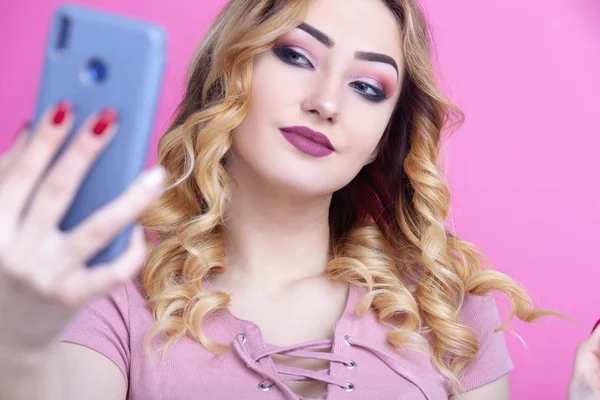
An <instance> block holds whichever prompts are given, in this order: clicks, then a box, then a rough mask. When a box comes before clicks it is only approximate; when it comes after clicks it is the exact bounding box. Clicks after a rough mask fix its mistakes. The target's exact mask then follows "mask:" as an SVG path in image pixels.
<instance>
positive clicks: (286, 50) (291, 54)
mask: <svg viewBox="0 0 600 400" xmlns="http://www.w3.org/2000/svg"><path fill="white" fill-rule="evenodd" d="M273 53H275V55H276V56H277V57H279V59H281V61H283V62H284V63H286V64H290V65H297V66H300V67H308V68H313V65H312V63H311V62H310V61H309V60H308V58H306V56H304V55H303V54H302V53H300V52H299V51H296V50H294V49H293V48H292V47H273Z"/></svg>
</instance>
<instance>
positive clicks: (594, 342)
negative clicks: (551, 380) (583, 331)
mask: <svg viewBox="0 0 600 400" xmlns="http://www.w3.org/2000/svg"><path fill="white" fill-rule="evenodd" d="M597 399H600V321H598V322H597V323H596V327H595V328H594V330H593V331H592V334H591V336H590V337H589V338H587V340H585V341H584V342H582V343H580V344H579V346H577V352H576V353H575V365H574V367H573V376H572V377H571V382H570V383H569V394H568V400H597Z"/></svg>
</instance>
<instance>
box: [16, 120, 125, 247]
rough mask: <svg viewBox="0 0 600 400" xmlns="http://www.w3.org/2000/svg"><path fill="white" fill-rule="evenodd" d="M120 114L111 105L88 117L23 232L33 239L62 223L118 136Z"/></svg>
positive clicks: (36, 199) (36, 200)
mask: <svg viewBox="0 0 600 400" xmlns="http://www.w3.org/2000/svg"><path fill="white" fill-rule="evenodd" d="M116 118H117V114H116V112H115V111H113V110H110V109H105V110H103V111H102V112H101V113H100V114H95V115H93V116H91V117H88V118H87V120H86V121H85V122H84V124H83V125H82V127H81V129H80V130H79V132H78V133H77V135H76V137H75V138H74V139H73V141H72V142H71V143H70V144H69V148H68V149H67V150H66V151H65V153H64V154H63V156H62V157H60V158H59V159H58V161H57V162H56V163H55V164H54V166H53V167H52V169H51V170H50V171H49V172H48V174H47V175H46V176H45V178H44V179H43V181H42V182H41V184H40V185H39V189H38V191H37V192H36V194H35V197H34V199H33V200H32V204H31V207H30V209H29V210H28V212H27V216H26V217H25V218H24V220H23V223H22V228H21V231H22V232H21V233H22V235H23V236H24V237H27V238H28V240H29V241H32V242H37V241H38V240H40V239H41V238H43V237H44V235H46V234H47V232H48V231H50V230H51V229H55V228H56V227H57V226H58V223H59V222H60V220H62V218H63V217H64V215H65V214H66V212H67V211H68V209H69V206H70V205H71V204H72V202H73V199H74V198H75V195H76V194H77V189H78V187H79V186H80V185H81V182H82V181H83V180H84V179H85V177H86V176H87V174H88V172H89V170H90V167H91V166H92V165H93V164H94V161H95V160H96V159H97V157H98V156H99V154H100V153H101V152H102V150H103V149H104V148H106V146H107V145H108V143H109V142H110V140H111V139H112V137H113V136H114V132H115V130H116V125H115V121H116Z"/></svg>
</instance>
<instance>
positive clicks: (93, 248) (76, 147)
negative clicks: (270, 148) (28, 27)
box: [0, 103, 164, 366]
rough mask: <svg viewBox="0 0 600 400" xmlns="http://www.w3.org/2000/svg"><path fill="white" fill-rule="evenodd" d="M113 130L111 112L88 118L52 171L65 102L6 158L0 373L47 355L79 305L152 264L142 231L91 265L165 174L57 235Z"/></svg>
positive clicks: (66, 122) (148, 177) (0, 165)
mask: <svg viewBox="0 0 600 400" xmlns="http://www.w3.org/2000/svg"><path fill="white" fill-rule="evenodd" d="M115 121H116V114H115V113H114V112H113V111H110V110H105V111H103V112H102V113H101V114H99V115H95V116H91V117H89V118H88V119H87V120H86V122H85V123H84V124H83V126H82V128H81V129H80V131H79V132H77V134H76V136H75V137H74V139H73V141H72V142H71V143H70V145H69V147H68V148H67V150H66V151H65V152H64V153H63V154H61V156H60V158H58V160H57V161H56V163H55V164H53V165H52V167H51V168H50V169H48V166H49V164H50V162H51V161H52V159H53V158H54V156H55V154H56V152H57V151H58V149H59V148H60V146H61V144H62V143H63V142H64V140H65V139H66V137H67V135H68V133H69V131H70V130H71V128H72V124H73V112H72V110H71V108H70V106H69V105H68V103H61V104H59V105H58V106H56V107H53V108H52V109H51V110H49V111H47V112H46V113H45V115H44V116H43V117H42V119H41V121H40V123H39V124H38V127H36V130H35V132H34V135H33V137H31V138H30V139H29V138H28V135H27V134H26V132H21V134H20V136H19V138H18V139H17V141H16V143H15V144H14V145H13V147H12V148H11V149H10V150H9V151H8V152H7V153H6V154H4V155H3V156H2V158H1V159H0V221H1V223H0V315H1V316H2V317H1V318H2V329H0V366H2V365H4V366H7V364H8V363H10V362H11V361H10V360H11V359H14V358H16V357H22V358H23V359H27V357H26V356H27V355H28V354H41V353H43V352H44V351H46V350H47V349H49V348H50V347H51V345H52V344H54V343H55V342H58V338H59V336H60V334H61V332H62V330H63V329H64V327H65V326H66V325H67V323H68V322H69V320H70V319H71V318H72V317H73V316H74V314H75V313H76V312H77V310H78V308H79V307H80V306H82V305H83V304H84V303H85V302H86V301H87V300H89V299H90V298H92V297H94V296H98V295H104V294H106V293H107V292H109V291H110V290H111V289H113V288H114V287H115V286H116V285H117V284H119V283H121V282H125V281H127V280H129V279H131V277H132V276H133V275H134V274H135V273H136V272H137V271H138V270H139V268H140V267H141V266H142V265H143V263H144V261H145V260H146V256H147V254H146V252H147V250H146V246H145V243H144V239H143V231H142V230H141V229H137V230H135V231H134V232H135V233H134V234H133V235H132V240H131V241H130V244H129V247H128V249H127V250H126V251H125V252H124V253H123V254H122V255H121V256H120V257H119V258H117V259H116V260H114V261H113V262H111V263H109V264H108V265H98V266H95V267H94V268H87V267H86V266H85V263H86V262H87V261H88V260H90V259H92V258H93V256H94V255H95V254H96V253H97V252H98V251H99V250H101V249H102V248H104V247H105V246H106V245H107V244H108V243H110V241H112V239H113V238H114V237H115V236H116V235H117V234H118V233H119V232H120V231H121V230H122V229H124V228H125V227H126V226H127V225H128V224H129V223H132V222H135V220H136V219H137V218H138V217H139V215H140V214H141V213H142V211H143V210H144V209H146V208H147V207H148V206H149V205H150V204H151V203H153V202H154V200H155V199H156V198H158V197H159V195H160V194H161V192H162V190H163V179H164V172H163V169H162V167H161V168H158V169H156V170H154V173H152V174H147V173H146V174H143V175H142V177H141V178H140V179H138V180H137V181H136V182H134V183H133V184H132V185H131V187H129V188H128V189H127V190H126V191H125V192H124V193H123V194H122V195H121V196H119V197H118V198H117V199H115V200H114V201H112V202H111V203H109V204H107V205H106V206H104V207H102V208H101V209H100V210H97V211H96V212H95V213H94V214H92V215H91V216H90V217H89V218H88V219H87V220H85V221H83V222H82V223H81V224H80V225H79V226H77V227H76V228H74V229H72V230H71V231H69V232H61V231H60V230H59V228H58V226H59V223H60V221H61V219H62V217H63V216H64V215H65V213H66V212H67V211H68V209H69V206H70V204H71V203H72V201H73V199H74V197H75V194H76V193H77V190H78V188H79V186H80V185H81V183H82V181H83V180H84V178H85V177H86V175H87V172H88V171H89V168H90V167H91V166H92V165H93V162H94V161H95V159H96V158H97V157H98V155H99V154H100V153H101V151H102V150H103V149H104V148H105V147H106V145H107V144H108V143H109V141H110V139H111V138H112V136H113V135H114V132H115ZM144 178H145V179H144Z"/></svg>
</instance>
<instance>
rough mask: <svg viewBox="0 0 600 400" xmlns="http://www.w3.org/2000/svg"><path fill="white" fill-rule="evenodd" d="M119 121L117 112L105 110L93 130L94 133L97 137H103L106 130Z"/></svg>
mask: <svg viewBox="0 0 600 400" xmlns="http://www.w3.org/2000/svg"><path fill="white" fill-rule="evenodd" d="M116 120H117V112H116V111H115V110H113V109H110V108H105V109H104V110H102V112H101V113H100V116H98V120H97V121H96V124H95V125H94V127H93V128H92V133H93V134H94V135H96V136H100V135H102V134H103V133H104V132H106V129H107V128H108V127H109V126H111V125H112V124H114V123H115V121H116Z"/></svg>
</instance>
